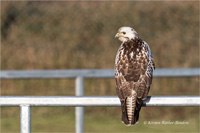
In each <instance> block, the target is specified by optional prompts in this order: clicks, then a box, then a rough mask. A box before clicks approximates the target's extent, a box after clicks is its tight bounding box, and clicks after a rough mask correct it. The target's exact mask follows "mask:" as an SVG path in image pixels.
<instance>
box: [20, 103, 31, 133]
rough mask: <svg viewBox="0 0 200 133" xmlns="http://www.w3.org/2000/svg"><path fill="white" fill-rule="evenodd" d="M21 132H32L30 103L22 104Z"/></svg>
mask: <svg viewBox="0 0 200 133" xmlns="http://www.w3.org/2000/svg"><path fill="white" fill-rule="evenodd" d="M20 133H31V107H30V105H20Z"/></svg>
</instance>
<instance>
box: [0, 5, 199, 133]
mask: <svg viewBox="0 0 200 133" xmlns="http://www.w3.org/2000/svg"><path fill="white" fill-rule="evenodd" d="M121 26H131V27H133V28H135V30H136V31H137V32H138V33H139V34H140V36H141V37H142V39H144V40H145V41H146V42H147V43H149V45H150V47H151V50H152V53H153V57H154V61H155V63H156V67H157V68H163V67H164V68H172V67H176V68H182V67H184V68H190V67H199V2H198V1H192V2H189V1H181V2H174V1H169V2H159V1H154V2H150V1H145V2H138V1H134V2H130V1H126V2H122V1H121V2H120V1H116V2H100V1H99V2H64V1H63V2H40V1H37V2H33V1H21V2H17V1H2V2H1V69H2V70H13V69H14V70H35V69H84V68H87V69H88V68H91V69H93V68H102V69H103V68H113V67H114V59H115V54H116V51H117V49H118V47H119V45H120V42H119V41H118V40H116V39H115V38H114V35H115V34H116V32H117V30H118V28H119V27H121ZM74 87H75V86H74V79H30V80H1V95H74V94H75V93H74V92H75V90H74ZM84 87H85V95H116V92H115V83H114V79H85V86H84ZM149 95H199V78H154V79H153V84H152V87H151V91H150V94H149ZM31 111H32V123H31V124H32V132H74V108H72V107H58V108H55V107H33V108H32V110H31ZM170 120H171V121H184V120H185V121H188V122H189V125H149V124H147V125H145V124H144V121H159V122H160V121H170ZM199 123H200V120H199V108H197V107H163V108H162V107H159V108H156V107H154V108H153V107H146V108H142V110H141V114H140V123H139V124H137V125H136V126H134V127H126V126H125V125H124V124H122V123H121V110H120V107H87V108H85V132H122V133H123V132H199V131H200V129H199V128H200V127H199ZM19 128H20V127H19V108H18V107H2V108H1V130H0V131H1V132H4V133H5V132H19Z"/></svg>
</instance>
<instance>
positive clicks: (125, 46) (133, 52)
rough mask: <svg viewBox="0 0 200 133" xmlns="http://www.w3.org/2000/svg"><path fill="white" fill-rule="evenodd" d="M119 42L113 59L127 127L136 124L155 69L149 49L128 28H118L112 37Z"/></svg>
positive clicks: (133, 31) (131, 29)
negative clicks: (120, 42)
mask: <svg viewBox="0 0 200 133" xmlns="http://www.w3.org/2000/svg"><path fill="white" fill-rule="evenodd" d="M115 37H116V38H118V39H119V40H120V41H122V44H121V46H120V47H119V49H118V52H117V55H116V58H115V82H116V91H117V95H118V97H119V99H120V102H121V109H122V122H123V123H124V124H126V125H127V126H131V125H134V124H136V123H137V122H138V120H139V112H140V109H141V106H142V103H143V101H144V100H145V99H146V98H147V95H148V92H149V90H150V86H151V83H152V76H153V70H154V69H155V65H154V61H153V57H152V54H151V50H150V47H149V45H148V44H147V43H146V42H145V41H143V40H142V39H141V38H140V36H139V35H138V33H137V32H136V31H135V30H134V29H133V28H131V27H121V28H120V29H119V30H118V33H117V34H116V36H115Z"/></svg>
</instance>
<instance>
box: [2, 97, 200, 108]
mask: <svg viewBox="0 0 200 133" xmlns="http://www.w3.org/2000/svg"><path fill="white" fill-rule="evenodd" d="M26 105H28V106H76V107H82V106H120V101H119V99H118V97H116V96H0V106H26ZM143 106H146V107H154V106H160V107H166V106H175V107H177V106H185V107H193V106H200V96H148V98H147V99H146V100H145V101H144V103H143Z"/></svg>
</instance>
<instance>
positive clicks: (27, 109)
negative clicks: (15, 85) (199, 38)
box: [0, 68, 200, 133]
mask: <svg viewBox="0 0 200 133" xmlns="http://www.w3.org/2000/svg"><path fill="white" fill-rule="evenodd" d="M199 76H200V68H189V69H156V70H155V72H154V77H199ZM0 78H1V79H33V78H76V88H75V89H76V96H0V106H20V132H21V133H30V132H31V126H30V125H31V124H30V123H31V115H30V114H31V106H75V107H76V133H82V132H84V130H83V129H84V123H83V119H84V108H83V106H120V102H119V100H118V98H117V97H116V96H93V97H91V96H90V97H88V96H83V95H84V78H114V70H113V69H102V70H100V69H91V70H90V69H83V70H34V71H12V70H9V71H1V77H0ZM143 106H188V107H191V106H200V96H148V98H147V100H146V101H145V102H144V104H143Z"/></svg>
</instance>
